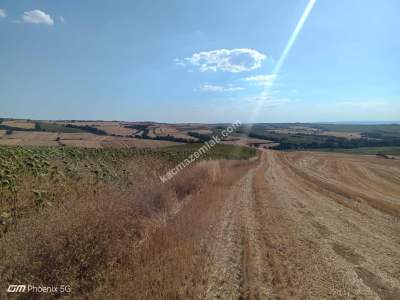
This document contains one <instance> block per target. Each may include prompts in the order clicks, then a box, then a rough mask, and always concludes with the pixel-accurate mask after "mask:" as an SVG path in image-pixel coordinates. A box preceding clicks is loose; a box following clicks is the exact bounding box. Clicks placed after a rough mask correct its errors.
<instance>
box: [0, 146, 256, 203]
mask: <svg viewBox="0 0 400 300" xmlns="http://www.w3.org/2000/svg"><path fill="white" fill-rule="evenodd" d="M201 146H202V144H188V145H180V146H173V147H167V148H158V149H136V148H130V149H111V148H110V149H85V148H71V147H20V146H0V196H1V199H0V204H1V207H8V206H9V205H11V204H12V203H13V202H14V201H15V199H17V198H21V197H22V196H21V195H20V192H23V193H24V195H25V196H24V197H31V198H32V199H36V200H35V201H34V202H35V204H36V205H39V204H40V205H42V204H44V203H53V202H55V201H56V199H57V198H60V197H61V196H60V194H55V193H52V192H51V191H55V190H59V191H60V190H63V188H59V189H56V188H55V186H57V184H63V182H65V180H66V178H68V180H76V181H79V180H81V179H85V180H87V181H89V182H91V183H92V184H96V183H97V182H100V181H106V182H107V181H115V180H125V179H126V176H127V174H126V173H125V169H126V168H125V166H126V164H128V163H129V162H130V161H131V160H140V161H155V160H158V161H161V162H162V164H160V165H161V166H162V167H163V168H167V167H171V166H173V165H176V164H177V163H179V162H181V161H182V160H184V159H185V158H187V157H188V156H189V155H190V154H192V153H193V152H194V151H196V150H197V149H199V148H200V147H201ZM254 155H256V150H254V149H250V148H246V147H239V146H232V145H216V146H215V147H213V148H212V149H211V150H210V151H208V152H207V153H206V154H205V155H203V156H202V157H201V158H200V159H248V158H250V157H253V156H254ZM27 178H29V185H30V188H29V191H30V192H28V195H27V194H26V193H27V190H26V186H27V184H28V180H27ZM127 184H128V185H129V184H132V182H130V183H129V182H127ZM29 194H30V195H29ZM39 198H40V201H39V200H37V199H39ZM11 206H14V205H11ZM10 208H11V207H10ZM13 209H15V207H13Z"/></svg>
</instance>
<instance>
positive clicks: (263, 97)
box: [249, 0, 317, 124]
mask: <svg viewBox="0 0 400 300" xmlns="http://www.w3.org/2000/svg"><path fill="white" fill-rule="evenodd" d="M316 2H317V0H310V1H309V2H308V4H307V6H306V8H305V10H304V12H303V14H302V16H301V18H300V20H299V22H298V23H297V25H296V28H295V29H294V31H293V33H292V35H291V36H290V38H289V40H288V42H287V43H286V46H285V49H284V50H283V52H282V54H281V56H280V57H279V60H278V62H277V63H276V65H275V67H274V69H273V71H272V74H271V78H272V80H271V81H270V82H269V84H268V85H267V86H266V87H265V88H264V90H263V91H262V93H261V95H260V97H259V100H258V101H257V102H256V104H255V107H254V110H253V113H252V115H251V118H250V122H249V123H250V124H251V123H253V122H255V120H256V118H257V116H258V114H259V111H260V109H261V108H262V106H263V104H264V103H265V101H266V99H267V97H268V95H269V92H270V91H271V88H272V86H273V85H274V82H275V81H276V78H277V77H278V75H279V72H280V71H281V69H282V66H283V65H284V63H285V61H286V58H287V57H288V55H289V53H290V50H291V49H292V47H293V45H294V43H295V42H296V39H297V37H298V35H299V34H300V32H301V29H302V28H303V26H304V23H305V22H306V21H307V18H308V16H309V15H310V13H311V10H312V9H313V7H314V5H315V3H316Z"/></svg>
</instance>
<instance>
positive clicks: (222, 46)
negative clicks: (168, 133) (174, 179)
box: [0, 0, 400, 122]
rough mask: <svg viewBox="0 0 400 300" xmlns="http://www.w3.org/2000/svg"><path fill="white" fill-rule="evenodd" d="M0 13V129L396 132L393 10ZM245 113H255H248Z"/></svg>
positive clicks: (70, 4)
mask: <svg viewBox="0 0 400 300" xmlns="http://www.w3.org/2000/svg"><path fill="white" fill-rule="evenodd" d="M308 4H309V0H279V1H278V0H250V1H232V0H229V1H226V0H217V1H216V0H213V1H209V0H202V1H194V0H179V1H178V0H169V1H164V0H158V1H156V0H140V1H139V0H135V1H128V0H126V1H123V0H121V1H110V0H107V1H105V0H96V1H94V0H89V1H76V0H75V1H72V0H69V1H66V0H58V1H54V0H41V1H38V0H37V1H30V0H9V1H6V0H0V39H1V42H0V116H1V117H20V118H33V119H105V120H141V121H143V120H152V121H160V122H230V121H234V120H240V121H242V122H246V121H249V120H251V121H257V122H297V121H308V122H319V121H350V120H355V121H357V120H358V121H378V120H399V119H400V68H399V66H400V38H399V30H400V19H399V18H398V12H399V11H400V1H398V0H381V1H372V0H351V1H349V0H335V1H331V0H317V1H316V3H315V5H314V7H313V9H312V10H311V12H310V14H309V15H308V18H307V20H306V22H305V23H304V26H303V27H302V29H301V31H300V33H299V35H298V36H297V39H296V41H295V43H294V44H293V47H291V49H290V52H289V54H288V56H287V59H286V60H285V61H284V64H283V66H282V68H281V69H280V70H279V73H278V74H274V73H273V71H274V68H275V67H276V65H277V63H278V61H279V58H280V56H281V54H282V52H283V50H284V48H285V46H286V45H287V42H288V40H289V38H290V36H291V35H292V33H293V31H294V29H295V28H296V25H297V24H298V22H299V19H300V17H301V16H302V15H303V13H304V10H305V8H306V7H307V5H308ZM255 107H258V109H257V112H255V111H254V110H255Z"/></svg>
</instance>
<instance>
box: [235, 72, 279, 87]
mask: <svg viewBox="0 0 400 300" xmlns="http://www.w3.org/2000/svg"><path fill="white" fill-rule="evenodd" d="M275 79H276V74H269V75H256V76H250V77H246V78H243V80H245V81H249V82H253V83H254V84H256V85H262V86H271V85H272V84H273V83H274V81H275Z"/></svg>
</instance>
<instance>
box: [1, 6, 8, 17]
mask: <svg viewBox="0 0 400 300" xmlns="http://www.w3.org/2000/svg"><path fill="white" fill-rule="evenodd" d="M6 17H7V12H6V10H5V9H2V8H0V18H6Z"/></svg>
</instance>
